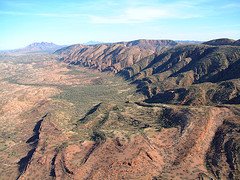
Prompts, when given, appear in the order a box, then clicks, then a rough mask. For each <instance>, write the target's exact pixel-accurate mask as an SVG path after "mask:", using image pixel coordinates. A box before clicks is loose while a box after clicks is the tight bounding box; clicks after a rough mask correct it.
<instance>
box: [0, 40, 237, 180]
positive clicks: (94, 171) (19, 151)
mask: <svg viewBox="0 0 240 180" xmlns="http://www.w3.org/2000/svg"><path fill="white" fill-rule="evenodd" d="M224 41H225V40H214V41H209V42H208V43H206V44H204V43H203V44H184V45H183V44H177V43H176V42H174V41H171V40H136V41H130V42H120V43H114V44H102V45H99V44H98V45H90V46H87V45H73V46H69V47H64V48H62V49H59V50H57V51H56V52H55V53H52V54H50V53H45V52H42V53H20V54H19V53H9V54H8V53H6V54H1V56H0V70H1V75H0V87H1V89H0V91H1V94H0V107H1V109H0V113H1V119H0V123H1V124H0V132H1V136H0V138H1V139H0V157H1V162H0V164H1V165H0V174H1V179H189V180H190V179H239V175H240V171H239V162H240V158H239V157H240V156H239V152H240V151H239V150H240V138H239V137H240V136H239V132H240V121H239V120H240V106H239V104H240V101H239V97H240V86H239V71H238V68H239V57H240V47H239V46H235V41H230V40H229V41H227V42H231V44H230V45H225V43H224ZM212 42H214V44H213V45H211V44H209V43H212ZM217 42H220V44H219V45H216V43H217ZM236 42H238V41H236ZM222 43H223V44H224V45H222ZM232 44H234V45H232Z"/></svg>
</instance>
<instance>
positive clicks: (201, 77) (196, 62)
mask: <svg viewBox="0 0 240 180" xmlns="http://www.w3.org/2000/svg"><path fill="white" fill-rule="evenodd" d="M239 69H240V47H236V46H208V45H187V46H177V47H174V48H171V49H169V50H166V51H164V52H162V53H160V54H159V55H155V56H150V57H148V58H145V59H142V60H141V61H139V62H137V63H136V64H134V65H133V66H132V67H128V68H125V69H123V70H122V71H121V72H119V74H120V75H121V76H123V77H125V78H126V79H131V80H132V81H134V83H137V84H138V88H139V91H141V92H143V93H144V94H145V95H147V96H148V97H149V98H150V99H148V100H147V101H148V102H162V103H174V104H188V105H189V104H192V105H200V104H201V105H207V104H213V103H231V104H232V103H234V104H239V103H240V102H239V100H240V80H239V78H240V71H239Z"/></svg>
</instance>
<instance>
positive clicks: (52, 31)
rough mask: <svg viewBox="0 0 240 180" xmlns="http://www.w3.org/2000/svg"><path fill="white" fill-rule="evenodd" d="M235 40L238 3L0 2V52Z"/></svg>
mask: <svg viewBox="0 0 240 180" xmlns="http://www.w3.org/2000/svg"><path fill="white" fill-rule="evenodd" d="M223 37H226V38H231V39H240V0H39V1H38V0H0V49H1V50H4V49H15V48H20V47H24V46H27V45H28V44H30V43H33V42H42V41H46V42H53V43H56V44H60V45H70V44H77V43H85V42H88V41H100V42H116V41H130V40H135V39H172V40H199V41H206V40H210V39H216V38H223Z"/></svg>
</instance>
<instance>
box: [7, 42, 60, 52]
mask: <svg viewBox="0 0 240 180" xmlns="http://www.w3.org/2000/svg"><path fill="white" fill-rule="evenodd" d="M63 47H64V45H57V44H54V43H48V42H35V43H32V44H30V45H28V46H26V47H24V48H20V49H14V50H8V51H3V52H5V53H36V52H49V53H52V52H54V51H56V50H58V49H60V48H63Z"/></svg>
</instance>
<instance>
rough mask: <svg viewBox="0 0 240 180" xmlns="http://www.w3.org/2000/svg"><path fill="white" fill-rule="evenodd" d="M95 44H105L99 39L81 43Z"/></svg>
mask: <svg viewBox="0 0 240 180" xmlns="http://www.w3.org/2000/svg"><path fill="white" fill-rule="evenodd" d="M96 44H105V43H104V42H100V41H88V42H86V43H83V45H96Z"/></svg>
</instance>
